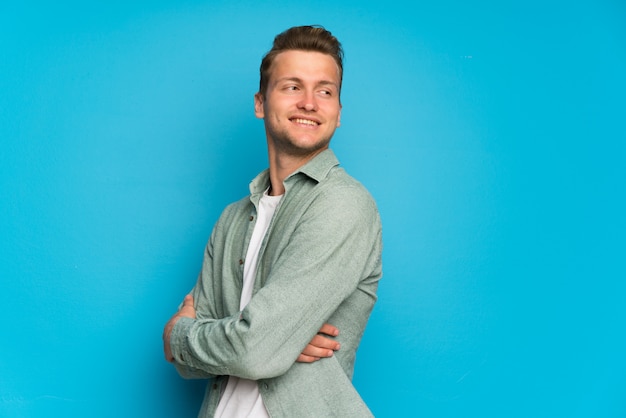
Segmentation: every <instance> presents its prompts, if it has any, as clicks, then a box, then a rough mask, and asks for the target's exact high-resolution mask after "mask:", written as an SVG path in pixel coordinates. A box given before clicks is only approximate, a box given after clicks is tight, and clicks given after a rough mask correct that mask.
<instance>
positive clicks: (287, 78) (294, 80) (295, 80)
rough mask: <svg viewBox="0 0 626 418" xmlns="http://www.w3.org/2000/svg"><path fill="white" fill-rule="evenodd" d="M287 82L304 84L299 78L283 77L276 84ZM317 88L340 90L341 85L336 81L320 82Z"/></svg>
mask: <svg viewBox="0 0 626 418" xmlns="http://www.w3.org/2000/svg"><path fill="white" fill-rule="evenodd" d="M285 81H293V82H296V83H299V84H303V83H304V81H303V80H302V79H301V78H299V77H282V78H279V79H278V80H276V82H275V83H276V84H278V83H283V82H285ZM316 85H317V86H334V87H335V88H337V89H339V84H337V83H335V82H334V81H330V80H320V81H318V82H317V83H316Z"/></svg>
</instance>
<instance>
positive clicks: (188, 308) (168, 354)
mask: <svg viewBox="0 0 626 418" xmlns="http://www.w3.org/2000/svg"><path fill="white" fill-rule="evenodd" d="M182 317H185V318H193V319H195V318H196V309H195V308H194V307H193V296H191V295H187V296H185V299H183V306H182V307H181V308H180V309H179V310H178V312H176V313H175V314H174V316H172V317H171V318H170V320H169V321H168V322H167V324H165V329H163V351H164V352H165V360H167V361H169V362H170V363H171V362H173V361H174V356H172V350H171V347H170V336H171V335H172V330H173V329H174V325H176V322H178V320H179V319H180V318H182Z"/></svg>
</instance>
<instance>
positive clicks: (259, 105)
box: [254, 93, 265, 119]
mask: <svg viewBox="0 0 626 418" xmlns="http://www.w3.org/2000/svg"><path fill="white" fill-rule="evenodd" d="M254 115H255V116H256V117H257V118H259V119H263V118H264V117H265V111H264V110H263V95H262V94H261V93H257V94H255V95H254Z"/></svg>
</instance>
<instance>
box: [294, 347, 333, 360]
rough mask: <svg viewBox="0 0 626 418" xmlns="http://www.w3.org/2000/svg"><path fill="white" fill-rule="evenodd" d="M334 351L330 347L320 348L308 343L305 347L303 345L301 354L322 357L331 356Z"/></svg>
mask: <svg viewBox="0 0 626 418" xmlns="http://www.w3.org/2000/svg"><path fill="white" fill-rule="evenodd" d="M334 353H335V352H334V351H333V350H332V349H328V348H320V347H317V346H315V345H313V344H308V345H307V346H306V347H304V350H302V353H301V354H304V355H305V356H310V357H320V358H322V357H332V356H333V354H334Z"/></svg>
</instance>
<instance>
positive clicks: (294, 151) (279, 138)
mask: <svg viewBox="0 0 626 418" xmlns="http://www.w3.org/2000/svg"><path fill="white" fill-rule="evenodd" d="M271 138H272V142H273V144H274V147H275V149H276V151H278V152H281V153H283V154H285V155H290V156H293V157H306V156H308V155H311V154H316V153H318V152H320V151H322V150H324V149H326V148H328V145H329V144H330V140H331V138H332V135H330V136H329V137H327V138H322V139H321V140H319V141H317V142H315V143H313V144H310V145H308V146H303V145H300V144H298V141H297V140H296V139H295V138H294V137H293V136H291V135H290V134H289V133H288V132H285V131H280V132H273V133H272V135H271Z"/></svg>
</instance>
